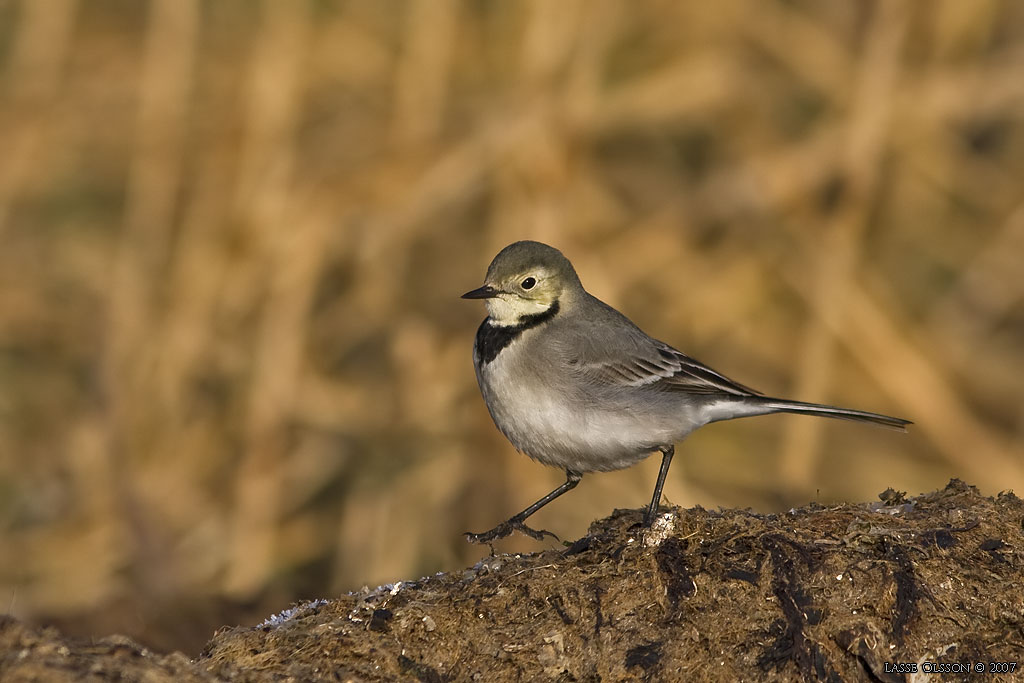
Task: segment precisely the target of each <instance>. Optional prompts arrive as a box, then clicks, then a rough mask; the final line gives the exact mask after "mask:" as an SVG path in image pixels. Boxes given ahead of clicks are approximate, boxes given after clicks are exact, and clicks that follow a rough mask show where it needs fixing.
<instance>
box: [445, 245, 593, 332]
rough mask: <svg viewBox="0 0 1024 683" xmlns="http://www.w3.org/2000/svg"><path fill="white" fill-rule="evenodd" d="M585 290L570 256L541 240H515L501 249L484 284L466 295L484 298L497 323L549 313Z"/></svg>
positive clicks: (512, 322) (508, 322)
mask: <svg viewBox="0 0 1024 683" xmlns="http://www.w3.org/2000/svg"><path fill="white" fill-rule="evenodd" d="M581 291H583V286H582V285H581V284H580V279H579V277H578V276H577V275H576V270H575V269H574V268H573V267H572V264H571V263H570V262H569V259H567V258H565V256H563V255H562V252H560V251H558V250H557V249H555V248H554V247H549V246H548V245H546V244H543V243H541V242H532V241H528V240H524V241H522V242H513V243H512V244H510V245H508V246H507V247H505V248H504V249H502V250H501V251H499V252H498V255H497V256H495V257H494V260H493V261H491V265H490V267H489V268H488V269H487V277H486V278H485V279H484V284H483V286H482V287H479V288H477V289H474V290H472V291H470V292H466V293H465V294H463V295H462V298H463V299H484V300H485V303H486V304H487V313H488V315H490V317H491V320H493V321H494V323H495V324H497V325H516V324H518V323H519V322H520V321H521V320H522V319H523V318H524V317H525V316H530V315H538V314H541V313H545V312H547V311H548V310H550V309H551V307H552V306H554V305H555V303H556V302H559V301H561V302H562V304H563V305H564V304H565V302H566V300H567V299H571V298H572V297H574V296H575V295H576V294H577V293H578V292H581Z"/></svg>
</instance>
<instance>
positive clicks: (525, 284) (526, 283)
mask: <svg viewBox="0 0 1024 683" xmlns="http://www.w3.org/2000/svg"><path fill="white" fill-rule="evenodd" d="M535 284H537V280H535V279H534V278H532V277H528V278H526V279H525V280H523V281H522V282H521V283H520V285H521V286H522V288H523V289H533V286H534V285H535Z"/></svg>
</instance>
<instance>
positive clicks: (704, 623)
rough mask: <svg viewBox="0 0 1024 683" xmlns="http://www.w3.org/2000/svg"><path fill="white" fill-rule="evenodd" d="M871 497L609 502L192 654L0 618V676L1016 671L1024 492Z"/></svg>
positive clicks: (855, 675) (815, 675) (1020, 644)
mask: <svg viewBox="0 0 1024 683" xmlns="http://www.w3.org/2000/svg"><path fill="white" fill-rule="evenodd" d="M882 499H883V500H882V502H881V503H875V504H872V505H841V506H835V507H821V506H818V505H812V506H808V507H805V508H803V509H800V510H794V511H791V512H789V513H787V514H783V515H757V514H753V513H751V512H745V511H736V510H724V511H717V512H713V511H707V510H703V509H700V508H696V509H692V510H680V509H676V510H674V511H672V512H671V513H666V514H664V515H663V516H662V517H661V518H660V519H659V520H658V523H657V525H656V526H655V528H654V529H653V530H651V531H648V532H646V533H644V532H642V531H641V529H639V527H638V523H639V521H640V515H641V513H640V512H639V511H633V510H630V511H617V512H616V513H615V514H613V515H612V516H611V517H609V518H608V519H605V520H601V521H599V522H596V523H595V524H594V525H593V526H592V527H591V529H590V533H589V534H588V535H587V536H586V537H584V538H582V539H580V540H579V541H577V542H575V543H573V544H572V545H571V546H568V547H567V548H564V549H560V550H549V551H545V552H541V553H537V554H532V555H502V556H495V557H492V558H489V559H488V560H485V561H482V562H480V563H479V564H477V566H475V567H472V568H470V569H467V570H465V571H463V572H452V573H448V574H439V575H437V576H434V577H430V578H424V579H420V580H418V581H410V582H401V583H396V584H394V585H392V586H383V587H380V588H377V589H376V590H373V591H370V592H368V593H364V594H353V595H348V596H345V597H342V598H339V599H337V600H331V601H317V602H315V603H307V604H305V605H299V606H297V607H295V608H293V609H291V610H288V611H287V612H285V613H283V614H281V615H278V616H275V617H272V618H270V619H268V620H267V621H266V622H265V623H264V624H262V625H260V626H258V627H255V628H253V627H237V628H233V629H230V630H225V631H222V632H221V633H218V634H217V635H216V636H215V637H214V638H213V640H211V641H210V642H209V643H208V644H207V646H206V648H205V650H204V651H203V653H202V655H201V656H200V657H199V658H198V659H197V660H196V661H194V662H192V663H191V664H189V663H188V661H187V660H185V659H184V658H183V657H182V656H180V655H170V656H166V657H160V656H155V655H152V654H150V653H147V652H145V651H143V650H141V648H138V647H136V646H133V645H132V644H131V643H130V642H129V643H126V642H123V641H117V640H113V641H100V643H97V644H95V645H90V646H82V645H75V644H72V643H67V642H64V641H62V640H61V639H60V638H59V637H57V636H56V635H55V634H53V633H52V632H38V631H29V630H27V629H25V628H24V627H23V626H21V625H19V624H16V623H14V622H7V623H6V624H3V625H2V627H0V646H2V648H3V649H2V651H0V674H2V676H0V677H2V678H3V680H5V681H6V680H19V679H21V680H31V676H32V675H34V674H35V673H36V672H40V673H39V675H42V673H41V672H47V674H48V675H51V676H52V677H53V678H54V679H58V680H59V679H60V674H64V677H65V678H66V679H69V678H74V677H77V676H80V677H86V676H87V675H88V674H89V673H90V672H108V673H109V672H114V671H120V672H121V673H122V675H123V676H124V678H125V679H126V680H141V679H142V677H143V672H152V673H151V674H149V675H150V676H151V677H147V678H146V680H153V681H159V680H165V678H162V677H167V676H169V677H171V678H173V679H175V680H214V679H218V678H219V679H227V680H238V681H263V680H285V679H287V678H293V679H294V680H349V679H351V680H361V681H390V680H409V681H425V682H426V681H446V680H460V681H461V680H481V681H532V680H562V681H598V680H602V681H620V680H653V681H660V680H723V681H735V680H765V679H767V680H794V679H795V680H831V681H840V680H845V681H854V680H876V681H897V680H907V677H906V676H905V675H904V673H909V672H910V671H911V668H912V667H914V666H916V667H917V670H918V671H921V672H926V671H928V669H927V667H928V666H930V665H931V664H932V663H934V664H935V665H937V666H942V667H945V668H946V669H947V671H951V672H952V673H951V674H950V673H945V672H944V675H943V677H942V680H960V679H963V680H967V679H969V678H970V679H972V680H978V679H979V677H978V676H977V674H974V673H972V672H973V667H975V666H976V665H977V664H978V663H980V664H981V666H983V667H984V668H985V671H986V672H989V671H990V670H991V669H990V662H1019V664H1018V667H1017V671H1016V672H1015V673H1010V674H1008V675H1007V674H1004V675H1003V679H1004V680H1009V679H1012V678H1024V674H1022V672H1021V670H1020V665H1024V658H1022V656H1021V655H1022V654H1024V598H1022V583H1024V559H1022V557H1021V555H1020V551H1021V549H1024V528H1022V523H1024V502H1022V501H1021V500H1020V499H1019V498H1017V497H1016V496H1014V495H1013V494H1001V495H1000V496H998V497H997V498H994V499H993V498H984V497H982V496H980V495H979V494H978V492H977V490H976V489H974V488H973V487H970V486H967V485H965V484H963V483H962V482H959V481H953V482H950V484H949V485H948V486H947V487H946V488H945V489H944V490H942V491H938V492H935V493H930V494H926V495H922V496H919V497H917V498H911V499H906V498H904V497H903V496H902V495H901V494H899V493H896V492H892V491H887V492H886V493H885V494H883V496H882ZM996 666H997V668H998V667H999V665H998V664H997V665H996ZM901 667H902V671H901V670H900V669H901ZM1005 668H1007V669H1008V668H1009V665H1007V666H1006V667H1005Z"/></svg>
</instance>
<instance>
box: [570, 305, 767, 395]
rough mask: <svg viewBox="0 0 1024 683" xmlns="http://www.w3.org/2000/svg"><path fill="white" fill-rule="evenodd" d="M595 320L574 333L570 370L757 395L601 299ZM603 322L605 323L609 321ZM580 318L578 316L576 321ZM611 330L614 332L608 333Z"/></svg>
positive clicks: (618, 383) (591, 376) (607, 380)
mask: <svg viewBox="0 0 1024 683" xmlns="http://www.w3.org/2000/svg"><path fill="white" fill-rule="evenodd" d="M592 301H595V302H597V303H598V304H599V307H600V309H602V310H600V311H598V310H597V309H593V308H592V309H591V312H592V313H595V314H596V315H595V318H596V319H593V318H592V319H591V320H589V321H587V322H586V323H582V324H580V326H579V327H577V329H575V330H574V331H573V332H574V333H575V334H577V335H580V336H579V337H577V338H576V342H577V343H576V344H572V346H575V347H576V349H575V350H576V351H577V352H578V353H574V354H572V355H571V356H570V357H568V358H567V361H568V364H569V366H570V367H571V368H572V372H574V373H578V374H579V375H582V376H585V378H586V379H587V380H588V381H590V382H593V383H596V384H600V385H603V386H608V387H610V388H614V387H622V388H627V387H633V388H642V387H647V388H650V389H653V390H658V391H668V392H682V393H689V394H731V395H735V396H758V395H760V394H761V392H759V391H756V390H754V389H751V388H750V387H747V386H744V385H742V384H740V383H739V382H735V381H733V380H731V379H729V378H728V377H726V376H725V375H722V374H720V373H718V372H716V371H714V370H712V369H711V368H709V367H708V366H706V365H704V364H703V363H701V362H700V361H697V360H695V359H693V358H690V357H689V356H687V355H686V354H684V353H683V352H681V351H678V350H677V349H674V348H672V347H671V346H669V345H668V344H666V343H664V342H661V341H658V340H657V339H653V338H651V337H649V336H647V334H645V333H644V332H643V330H641V329H640V328H639V327H637V326H636V325H635V324H633V322H632V321H630V320H629V319H628V318H626V317H625V316H624V315H622V314H621V313H619V312H618V311H616V310H615V309H613V308H611V307H610V306H608V305H607V304H605V303H604V302H601V301H599V300H597V299H592ZM613 321H614V324H612V325H611V326H607V325H608V323H613ZM581 322H582V321H581ZM609 329H614V330H615V333H614V334H608V330H609Z"/></svg>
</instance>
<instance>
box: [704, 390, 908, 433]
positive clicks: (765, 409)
mask: <svg viewBox="0 0 1024 683" xmlns="http://www.w3.org/2000/svg"><path fill="white" fill-rule="evenodd" d="M742 404H743V406H744V407H743V408H739V406H737V408H738V409H737V410H736V411H735V412H734V413H733V414H732V415H722V416H721V417H718V418H717V419H729V418H733V417H746V416H753V415H767V414H769V413H797V414H799V415H817V416H818V417H834V418H837V419H840V420H854V421H855V422H871V423H874V424H877V425H882V426H883V427H891V428H893V429H898V430H900V431H901V432H905V431H907V425H909V424H914V423H913V422H911V421H910V420H904V419H903V418H901V417H890V416H889V415H881V414H879V413H869V412H867V411H865V410H850V409H849V408H837V407H836V406H827V405H823V404H820V403H804V402H803V401H789V400H786V399H781V398H768V397H767V396H751V397H744V398H743V400H742Z"/></svg>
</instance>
